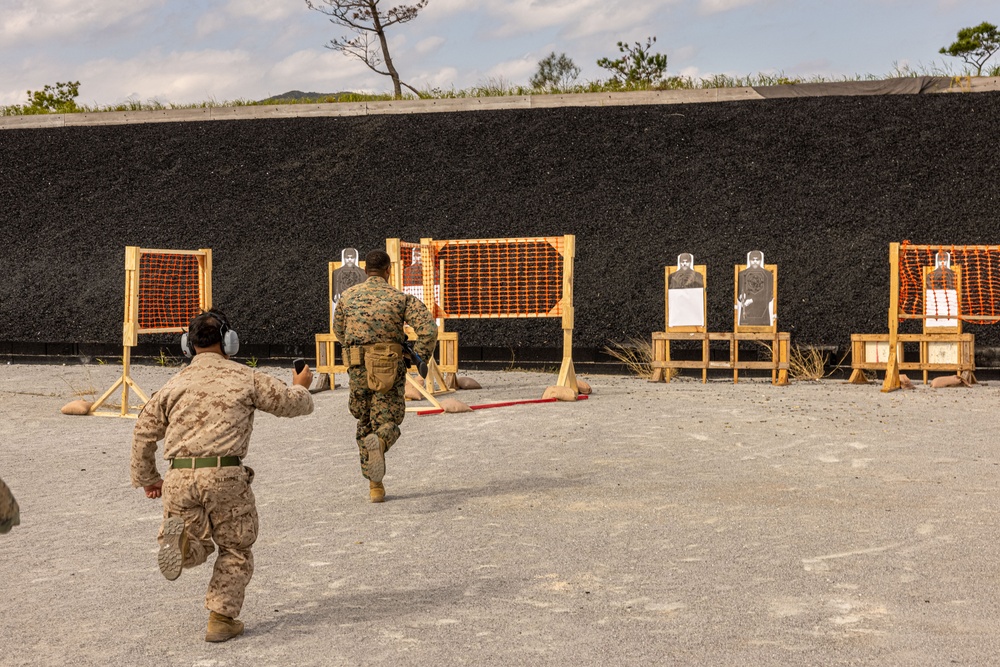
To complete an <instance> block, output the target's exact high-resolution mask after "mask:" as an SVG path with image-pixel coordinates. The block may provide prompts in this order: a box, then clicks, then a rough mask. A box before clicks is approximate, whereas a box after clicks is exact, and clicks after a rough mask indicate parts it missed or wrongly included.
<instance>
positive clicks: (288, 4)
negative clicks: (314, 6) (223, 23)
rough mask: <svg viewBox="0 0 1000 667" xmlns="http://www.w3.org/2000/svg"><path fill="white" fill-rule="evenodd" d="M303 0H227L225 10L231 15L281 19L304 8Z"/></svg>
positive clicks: (266, 19)
mask: <svg viewBox="0 0 1000 667" xmlns="http://www.w3.org/2000/svg"><path fill="white" fill-rule="evenodd" d="M305 8H306V7H305V3H304V2H299V3H296V2H293V1H292V0H283V1H280V2H279V1H278V0H266V1H262V0H229V3H228V4H227V5H226V11H227V12H228V13H229V14H230V15H232V16H246V17H249V18H253V19H257V20H258V21H264V22H268V21H281V20H283V19H286V18H288V17H289V16H291V15H292V14H295V13H298V12H299V11H301V10H304V9H305Z"/></svg>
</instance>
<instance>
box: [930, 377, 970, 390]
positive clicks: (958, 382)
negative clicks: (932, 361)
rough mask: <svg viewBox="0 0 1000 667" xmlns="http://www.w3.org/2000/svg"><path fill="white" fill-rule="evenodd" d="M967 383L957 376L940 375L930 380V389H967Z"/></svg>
mask: <svg viewBox="0 0 1000 667" xmlns="http://www.w3.org/2000/svg"><path fill="white" fill-rule="evenodd" d="M968 386H969V383H968V382H966V381H965V380H963V379H962V378H960V377H959V376H957V375H942V376H941V377H936V378H934V379H933V380H931V387H933V388H934V389H944V388H945V387H968Z"/></svg>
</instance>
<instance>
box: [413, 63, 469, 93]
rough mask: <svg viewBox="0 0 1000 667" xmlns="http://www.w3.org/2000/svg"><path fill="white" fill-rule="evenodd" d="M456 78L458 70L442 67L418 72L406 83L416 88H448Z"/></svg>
mask: <svg viewBox="0 0 1000 667" xmlns="http://www.w3.org/2000/svg"><path fill="white" fill-rule="evenodd" d="M457 78H458V70H457V69H455V68H454V67H442V68H441V69H439V70H436V71H434V72H430V73H422V74H418V75H417V77H416V78H415V79H413V80H412V81H408V83H409V84H410V85H411V86H413V87H414V88H416V89H417V90H423V89H424V88H441V89H444V90H450V89H451V88H452V86H454V85H455V81H456V79H457Z"/></svg>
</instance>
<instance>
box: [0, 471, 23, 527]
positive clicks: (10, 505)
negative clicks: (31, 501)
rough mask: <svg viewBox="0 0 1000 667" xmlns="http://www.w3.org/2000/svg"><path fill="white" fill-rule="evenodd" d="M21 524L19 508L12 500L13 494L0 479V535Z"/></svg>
mask: <svg viewBox="0 0 1000 667" xmlns="http://www.w3.org/2000/svg"><path fill="white" fill-rule="evenodd" d="M20 524H21V509H20V508H19V507H18V506H17V501H16V500H14V494H12V493H11V492H10V489H8V488H7V485H6V484H4V483H3V480H2V479H0V535H3V534H4V533H8V532H10V529H11V528H13V527H14V526H19V525H20Z"/></svg>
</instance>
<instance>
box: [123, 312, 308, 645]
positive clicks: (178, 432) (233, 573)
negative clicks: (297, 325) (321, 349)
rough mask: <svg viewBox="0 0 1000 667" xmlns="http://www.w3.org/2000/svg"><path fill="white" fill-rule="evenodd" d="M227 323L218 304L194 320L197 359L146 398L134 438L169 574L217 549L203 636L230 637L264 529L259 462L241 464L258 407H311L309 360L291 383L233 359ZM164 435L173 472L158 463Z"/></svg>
mask: <svg viewBox="0 0 1000 667" xmlns="http://www.w3.org/2000/svg"><path fill="white" fill-rule="evenodd" d="M227 330H228V323H227V322H226V319H225V315H223V314H222V313H221V312H219V311H216V310H212V311H209V312H207V313H202V314H200V315H198V316H197V317H195V318H194V319H193V320H192V321H191V325H190V327H189V330H188V339H189V343H190V344H191V347H193V351H194V352H195V355H194V358H193V359H192V360H191V363H190V365H189V366H188V367H187V368H185V369H184V370H182V371H181V372H180V373H178V374H177V375H175V376H174V377H173V378H171V379H170V380H169V381H168V382H167V383H166V384H165V385H164V386H163V388H162V389H160V390H159V391H158V392H156V393H155V394H153V396H152V398H150V400H149V401H148V402H147V403H146V405H145V407H144V408H143V410H142V412H141V413H140V414H139V418H138V419H137V421H136V425H135V432H134V434H133V440H132V459H131V476H132V486H133V487H140V486H141V487H143V488H144V490H145V492H146V496H147V497H149V498H159V497H160V496H161V495H162V497H163V524H162V526H161V527H160V532H159V536H158V540H159V542H160V545H161V546H160V552H159V555H158V561H159V565H160V570H161V572H162V573H163V575H164V576H165V577H166V578H167V579H170V580H173V579H176V578H177V577H178V576H180V573H181V569H182V568H187V567H194V566H196V565H200V564H201V563H204V562H205V560H206V559H207V558H208V556H209V555H211V553H212V552H213V551H214V550H215V545H218V547H219V555H218V557H217V558H216V559H215V568H214V571H213V573H212V578H211V581H210V582H209V584H208V593H207V594H206V595H205V608H206V609H208V610H209V611H210V614H209V622H208V631H207V633H206V635H205V640H206V641H225V640H227V639H230V638H232V637H235V636H237V635H239V634H242V632H243V623H242V622H241V621H237V620H235V619H236V617H237V616H238V615H239V613H240V609H241V608H242V606H243V596H244V590H245V589H246V586H247V583H249V581H250V577H251V576H252V575H253V553H252V551H251V546H252V545H253V543H254V542H255V541H256V539H257V527H258V522H257V508H256V504H255V500H254V494H253V490H251V488H250V484H251V482H252V481H253V476H254V473H253V469H251V468H249V467H246V466H244V465H242V459H243V457H244V456H246V454H247V449H248V447H249V445H250V433H251V431H252V430H253V417H254V411H255V410H263V411H264V412H269V413H271V414H273V415H277V416H278V417H296V416H299V415H306V414H309V413H310V412H312V410H313V402H312V396H311V395H310V394H309V389H308V387H309V383H310V382H311V381H312V372H311V371H310V370H309V367H308V366H306V367H305V368H303V369H302V372H301V373H297V374H294V375H293V384H292V386H291V387H289V386H288V385H286V384H285V383H284V382H282V381H281V380H277V379H275V378H273V377H271V376H269V375H267V374H265V373H262V372H259V371H256V370H254V369H252V368H249V367H247V366H245V365H243V364H239V363H236V362H235V361H229V358H228V356H227V355H226V354H224V352H223V350H224V349H227V350H228V351H229V352H231V353H232V354H235V349H232V347H233V346H232V345H226V343H225V342H224V341H227V340H229V339H227V338H226V336H227V335H228V334H227V333H226V332H227ZM229 333H231V334H233V335H235V332H231V331H230V332H229ZM229 342H232V340H229ZM224 346H225V347H224ZM235 346H236V347H238V346H239V341H238V338H236V339H235ZM161 439H162V440H163V456H164V458H165V459H166V460H167V461H168V470H167V473H166V479H161V477H160V475H159V473H158V472H157V469H156V460H155V457H156V443H157V441H158V440H161Z"/></svg>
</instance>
